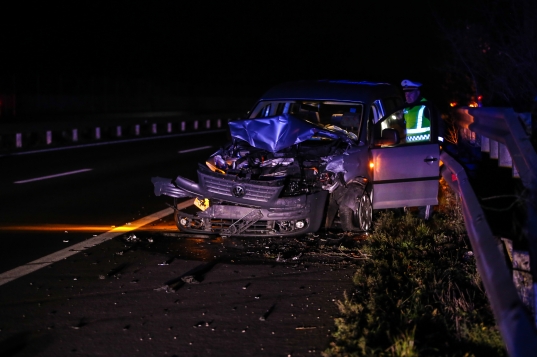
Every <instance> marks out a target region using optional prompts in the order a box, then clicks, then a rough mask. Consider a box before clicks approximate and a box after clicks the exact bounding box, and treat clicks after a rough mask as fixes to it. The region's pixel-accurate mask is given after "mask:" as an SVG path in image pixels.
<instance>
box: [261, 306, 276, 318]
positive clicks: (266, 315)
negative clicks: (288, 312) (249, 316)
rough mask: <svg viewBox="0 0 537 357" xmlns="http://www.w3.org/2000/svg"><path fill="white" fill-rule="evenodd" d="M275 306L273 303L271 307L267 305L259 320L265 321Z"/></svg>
mask: <svg viewBox="0 0 537 357" xmlns="http://www.w3.org/2000/svg"><path fill="white" fill-rule="evenodd" d="M275 307H276V304H274V305H272V306H271V307H269V309H268V310H267V311H265V313H264V314H263V315H262V316H261V317H260V318H259V320H260V321H266V320H267V319H268V317H269V315H270V314H271V313H272V311H273V310H274V308H275Z"/></svg>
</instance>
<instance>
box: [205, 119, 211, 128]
mask: <svg viewBox="0 0 537 357" xmlns="http://www.w3.org/2000/svg"><path fill="white" fill-rule="evenodd" d="M205 129H211V119H207V121H206V122H205Z"/></svg>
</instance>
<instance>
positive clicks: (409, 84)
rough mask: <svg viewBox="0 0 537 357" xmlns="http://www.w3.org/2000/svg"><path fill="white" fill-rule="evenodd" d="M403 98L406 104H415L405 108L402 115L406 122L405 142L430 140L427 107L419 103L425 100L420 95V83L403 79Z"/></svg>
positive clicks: (429, 122)
mask: <svg viewBox="0 0 537 357" xmlns="http://www.w3.org/2000/svg"><path fill="white" fill-rule="evenodd" d="M401 86H402V87H403V92H404V93H405V99H406V102H407V103H408V104H414V103H415V104H416V105H415V106H413V107H411V108H408V109H405V110H404V116H405V122H406V142H419V141H430V140H431V120H430V118H429V115H430V113H429V109H428V108H427V106H426V105H419V103H420V102H427V100H426V99H425V98H423V97H422V96H421V93H420V87H421V83H419V82H414V81H411V80H408V79H405V80H403V81H402V82H401Z"/></svg>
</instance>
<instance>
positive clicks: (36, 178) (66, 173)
mask: <svg viewBox="0 0 537 357" xmlns="http://www.w3.org/2000/svg"><path fill="white" fill-rule="evenodd" d="M91 170H93V169H82V170H76V171H69V172H62V173H60V174H55V175H48V176H41V177H35V178H31V179H28V180H21V181H15V182H13V183H27V182H33V181H41V180H48V179H51V178H55V177H60V176H67V175H74V174H79V173H81V172H86V171H91Z"/></svg>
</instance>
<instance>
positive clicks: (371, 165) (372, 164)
mask: <svg viewBox="0 0 537 357" xmlns="http://www.w3.org/2000/svg"><path fill="white" fill-rule="evenodd" d="M373 167H375V164H374V163H373V161H369V168H370V169H372V168H373Z"/></svg>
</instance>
